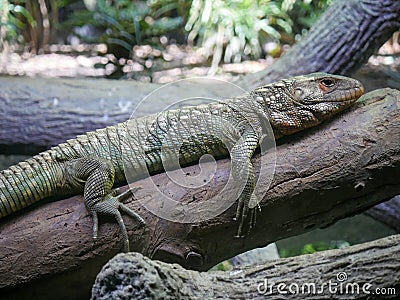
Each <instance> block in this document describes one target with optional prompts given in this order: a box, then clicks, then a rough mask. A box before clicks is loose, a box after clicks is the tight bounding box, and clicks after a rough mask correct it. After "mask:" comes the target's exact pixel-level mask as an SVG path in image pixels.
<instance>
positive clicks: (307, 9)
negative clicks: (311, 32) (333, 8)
mask: <svg viewBox="0 0 400 300" xmlns="http://www.w3.org/2000/svg"><path fill="white" fill-rule="evenodd" d="M332 2H333V0H283V2H282V9H283V10H284V11H287V12H288V15H289V17H290V19H291V20H292V24H293V25H292V31H293V34H294V36H295V38H296V40H297V39H299V38H300V37H301V36H302V35H304V34H305V33H306V32H307V30H308V29H310V27H311V26H312V24H314V23H315V21H316V20H317V19H318V18H319V16H320V15H321V14H322V13H323V12H324V11H325V9H327V8H328V6H329V5H331V4H332Z"/></svg>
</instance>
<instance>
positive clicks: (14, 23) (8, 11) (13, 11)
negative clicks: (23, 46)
mask: <svg viewBox="0 0 400 300" xmlns="http://www.w3.org/2000/svg"><path fill="white" fill-rule="evenodd" d="M24 3H25V1H24V0H20V1H13V3H10V2H9V1H8V0H0V11H1V19H0V21H1V24H0V25H1V27H2V29H3V28H4V29H5V36H4V37H2V38H4V39H5V40H7V41H8V42H9V43H13V42H23V37H22V35H21V34H20V33H21V31H24V30H27V28H28V26H31V27H32V28H35V27H36V26H37V22H36V20H34V18H33V17H32V14H31V13H30V12H29V11H28V10H27V9H26V8H25V7H24V6H23V5H24Z"/></svg>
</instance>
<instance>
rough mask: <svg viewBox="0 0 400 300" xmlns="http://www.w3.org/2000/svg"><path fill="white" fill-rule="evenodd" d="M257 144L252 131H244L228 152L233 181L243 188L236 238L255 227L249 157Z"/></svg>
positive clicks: (254, 201) (253, 185)
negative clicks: (241, 184) (240, 184)
mask: <svg viewBox="0 0 400 300" xmlns="http://www.w3.org/2000/svg"><path fill="white" fill-rule="evenodd" d="M258 143H259V139H258V136H257V134H256V132H255V131H254V130H252V129H251V128H249V129H248V130H246V131H245V132H244V133H243V135H242V136H241V138H240V139H239V141H238V142H237V143H236V144H235V145H234V146H233V147H232V150H231V152H230V155H231V160H232V175H233V179H234V180H236V181H237V182H238V183H243V182H244V184H245V185H244V188H243V190H242V192H241V194H240V195H239V199H238V207H237V210H236V220H239V222H240V223H239V228H238V233H237V237H243V236H245V235H247V234H248V233H249V232H250V230H251V229H252V228H253V227H254V226H255V222H256V213H257V210H256V207H257V205H258V201H257V198H256V196H255V194H254V188H255V175H254V168H253V164H252V163H251V157H252V156H253V154H254V151H255V150H256V148H257V146H258Z"/></svg>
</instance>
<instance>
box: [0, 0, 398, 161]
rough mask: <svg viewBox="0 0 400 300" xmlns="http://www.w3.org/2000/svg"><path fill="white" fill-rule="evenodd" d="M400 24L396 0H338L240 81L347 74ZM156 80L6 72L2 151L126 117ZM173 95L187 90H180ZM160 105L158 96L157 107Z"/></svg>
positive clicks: (1, 86)
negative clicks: (290, 45)
mask: <svg viewBox="0 0 400 300" xmlns="http://www.w3.org/2000/svg"><path fill="white" fill-rule="evenodd" d="M399 27H400V1H398V0H384V1H370V0H351V1H348V0H340V1H336V2H334V3H333V4H332V6H331V7H330V8H329V9H328V11H327V12H326V13H325V14H324V15H323V16H322V17H321V18H320V20H319V21H318V22H317V23H316V24H315V25H314V26H313V28H312V29H311V30H310V32H309V34H307V35H306V36H305V37H304V38H303V39H302V40H301V41H300V43H299V44H298V45H296V46H294V47H293V48H292V49H291V50H290V51H289V52H288V53H287V54H286V55H284V56H283V57H282V58H281V59H279V60H278V61H277V62H276V63H275V64H274V65H273V66H272V67H271V68H268V69H267V70H265V71H261V72H258V73H255V74H251V75H247V76H245V77H244V78H242V79H241V80H239V81H238V82H236V83H237V84H238V85H239V86H241V87H242V88H244V89H252V88H254V87H256V86H260V85H263V84H267V83H270V82H273V81H275V80H277V79H279V78H282V77H290V76H292V75H297V74H305V73H310V72H316V71H325V72H330V73H337V74H349V73H350V72H351V71H354V70H355V69H357V68H358V67H360V66H362V65H363V63H365V62H366V61H367V59H368V57H369V56H370V55H371V54H373V53H374V52H375V51H376V50H377V49H378V48H379V46H381V45H382V44H383V43H384V42H385V41H387V40H388V39H389V38H390V36H391V35H392V33H393V32H395V31H396V30H398V29H399ZM157 87H158V85H155V84H143V83H142V84H139V83H133V82H121V81H110V80H82V79H81V80H72V79H71V80H66V79H26V78H24V79H21V78H2V79H1V80H0V90H1V91H2V93H1V94H0V145H11V146H9V147H7V148H6V149H5V148H4V147H2V148H1V147H0V151H2V152H4V151H6V150H7V151H15V146H14V145H15V144H22V145H30V147H32V146H36V149H35V148H30V149H27V150H26V151H25V152H30V153H34V152H37V151H35V150H38V149H37V147H47V148H48V147H50V146H54V145H56V144H58V143H61V142H64V141H65V139H68V138H73V137H75V136H76V135H78V134H82V133H84V132H87V131H92V130H94V129H97V128H102V127H105V126H107V125H113V124H116V123H118V122H121V121H124V120H126V119H128V118H129V116H130V114H131V112H132V108H133V107H134V105H135V104H136V103H137V102H138V101H140V100H142V98H143V97H144V96H145V95H146V94H148V93H149V92H151V91H153V90H154V89H156V88H157ZM168 96H169V97H171V98H174V97H180V96H182V95H181V91H180V90H177V91H176V94H173V93H172V94H170V95H168ZM160 101H161V100H160ZM161 103H162V102H161ZM157 107H158V103H154V107H153V108H154V109H157ZM151 112H154V110H153V111H151Z"/></svg>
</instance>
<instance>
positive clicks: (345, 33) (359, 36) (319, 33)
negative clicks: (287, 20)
mask: <svg viewBox="0 0 400 300" xmlns="http://www.w3.org/2000/svg"><path fill="white" fill-rule="evenodd" d="M399 27H400V1H397V0H383V1H374V0H343V1H335V2H334V3H333V4H332V5H331V6H330V7H329V8H328V9H327V11H326V12H325V13H324V14H323V15H322V16H321V17H320V18H319V19H318V21H317V22H316V23H315V24H314V25H313V26H312V29H311V30H310V32H309V33H308V34H307V35H306V36H305V37H304V38H302V39H301V41H300V42H299V43H298V44H297V45H296V46H294V47H293V48H291V49H290V51H288V52H287V53H286V54H285V55H284V56H283V57H282V58H280V59H279V60H278V61H277V62H276V63H275V64H274V65H272V66H271V67H270V68H268V69H266V70H264V71H261V72H258V73H255V74H251V75H248V76H246V78H244V80H243V81H242V82H241V83H242V84H244V85H245V86H246V87H247V88H252V87H256V86H258V85H261V84H265V83H268V82H273V81H275V80H276V79H279V78H282V77H290V76H294V75H299V74H305V73H311V72H316V71H321V72H327V73H333V74H342V75H345V74H346V75H348V74H351V73H352V72H354V71H355V70H356V69H358V68H359V67H360V66H361V65H363V64H364V63H365V62H367V60H368V58H369V57H370V56H371V55H372V54H373V53H375V52H376V51H377V50H378V49H379V47H380V46H381V45H382V44H383V43H385V42H386V41H387V40H388V39H389V38H390V37H391V35H392V34H393V32H395V31H397V30H399Z"/></svg>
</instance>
